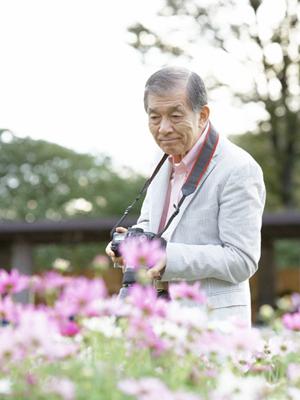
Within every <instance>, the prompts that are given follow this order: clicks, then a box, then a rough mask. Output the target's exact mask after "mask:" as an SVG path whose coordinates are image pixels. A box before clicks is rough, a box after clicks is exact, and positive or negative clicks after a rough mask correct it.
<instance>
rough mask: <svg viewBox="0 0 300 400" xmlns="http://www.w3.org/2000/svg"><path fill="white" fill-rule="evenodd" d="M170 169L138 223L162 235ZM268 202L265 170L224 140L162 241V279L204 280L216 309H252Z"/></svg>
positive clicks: (152, 188)
mask: <svg viewBox="0 0 300 400" xmlns="http://www.w3.org/2000/svg"><path fill="white" fill-rule="evenodd" d="M170 173H171V167H170V163H169V162H168V161H166V162H165V163H164V165H163V167H162V168H161V170H160V172H159V173H158V175H157V176H156V177H155V179H154V180H153V182H152V183H151V185H150V187H149V189H148V192H147V195H146V198H145V200H144V203H143V206H142V209H141V214H140V217H139V219H138V222H137V225H136V226H139V227H141V228H143V229H144V230H146V231H151V232H155V233H157V230H158V226H159V222H160V218H161V215H162V211H163V205H164V201H165V196H166V191H167V187H168V182H169V179H170ZM264 204H265V185H264V181H263V174H262V170H261V168H260V167H259V165H258V164H257V163H256V161H255V160H254V159H253V158H252V157H251V156H250V155H249V154H248V153H247V152H246V151H244V150H242V149H241V148H239V147H238V146H236V145H234V144H233V143H232V142H230V141H229V140H228V139H227V138H225V137H222V136H220V140H219V143H218V146H217V148H216V151H215V154H214V156H213V158H212V160H211V162H210V164H209V167H208V169H207V171H206V173H205V175H204V177H203V178H202V181H201V183H200V186H198V188H197V189H196V191H195V192H194V193H193V194H191V195H190V196H188V197H187V198H186V199H185V200H184V202H183V204H182V206H181V209H180V212H179V214H178V215H177V216H176V217H175V219H174V220H173V222H172V223H171V225H170V226H169V228H168V229H167V231H166V232H165V233H164V234H163V237H164V238H165V239H166V240H167V242H168V243H167V249H166V251H167V264H166V269H165V272H164V274H163V277H162V280H163V281H169V282H172V281H182V280H184V281H198V280H199V281H200V283H201V286H202V288H203V289H204V291H205V292H206V295H207V297H208V304H209V306H210V307H211V308H220V307H229V306H235V305H239V306H240V305H245V306H249V307H250V304H251V303H250V290H249V278H250V277H251V276H252V275H253V274H254V273H255V271H256V270H257V267H258V261H259V258H260V247H261V236H260V230H261V223H262V213H263V209H264Z"/></svg>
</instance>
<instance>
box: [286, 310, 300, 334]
mask: <svg viewBox="0 0 300 400" xmlns="http://www.w3.org/2000/svg"><path fill="white" fill-rule="evenodd" d="M282 322H283V325H284V326H285V327H286V328H287V329H290V330H292V331H300V312H296V313H293V314H284V315H283V317H282Z"/></svg>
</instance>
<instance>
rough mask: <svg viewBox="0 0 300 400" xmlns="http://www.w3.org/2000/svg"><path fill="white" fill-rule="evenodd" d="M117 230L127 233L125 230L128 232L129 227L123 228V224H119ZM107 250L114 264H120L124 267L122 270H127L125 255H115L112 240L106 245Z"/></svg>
mask: <svg viewBox="0 0 300 400" xmlns="http://www.w3.org/2000/svg"><path fill="white" fill-rule="evenodd" d="M116 231H117V232H119V233H125V232H127V229H126V228H123V227H122V226H118V227H117V228H116ZM105 252H106V254H107V255H108V257H110V258H111V260H112V262H113V263H114V264H118V265H119V266H120V267H121V268H122V271H123V272H124V270H125V265H124V259H123V257H116V256H115V253H114V252H113V251H112V249H111V242H109V243H108V245H107V246H106V249H105Z"/></svg>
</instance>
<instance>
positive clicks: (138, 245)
mask: <svg viewBox="0 0 300 400" xmlns="http://www.w3.org/2000/svg"><path fill="white" fill-rule="evenodd" d="M120 253H121V254H122V256H123V258H124V260H125V264H126V265H127V266H130V267H132V268H134V269H136V270H137V269H139V268H143V267H144V268H145V267H146V268H151V267H153V266H154V265H155V264H157V263H158V262H159V261H160V260H161V259H162V258H163V257H164V256H165V250H164V249H162V247H161V244H160V241H159V240H155V239H153V240H147V239H145V238H128V239H125V240H124V241H123V242H122V243H121V246H120Z"/></svg>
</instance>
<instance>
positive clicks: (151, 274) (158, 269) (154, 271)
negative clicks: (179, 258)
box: [146, 256, 167, 280]
mask: <svg viewBox="0 0 300 400" xmlns="http://www.w3.org/2000/svg"><path fill="white" fill-rule="evenodd" d="M166 262H167V258H166V256H164V257H163V258H162V259H160V260H159V261H158V263H157V264H155V265H154V266H153V267H152V268H150V269H148V271H147V273H146V276H147V277H148V278H149V279H151V280H153V279H157V280H160V279H161V276H162V274H163V272H164V269H165V268H166Z"/></svg>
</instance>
